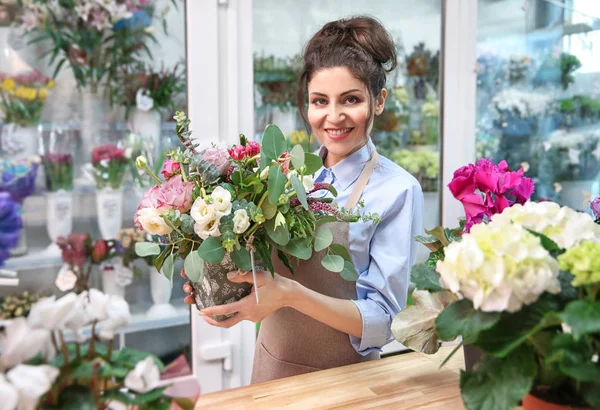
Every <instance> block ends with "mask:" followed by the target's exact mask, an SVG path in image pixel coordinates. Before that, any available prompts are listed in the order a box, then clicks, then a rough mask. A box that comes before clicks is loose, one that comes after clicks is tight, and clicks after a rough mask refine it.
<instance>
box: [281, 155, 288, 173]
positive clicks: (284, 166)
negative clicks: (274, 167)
mask: <svg viewBox="0 0 600 410" xmlns="http://www.w3.org/2000/svg"><path fill="white" fill-rule="evenodd" d="M281 158H283V159H286V158H287V160H286V161H283V162H282V163H281V165H280V166H281V172H283V173H284V174H286V175H287V173H288V172H290V159H289V158H290V153H289V152H287V151H286V152H284V153H283V154H282V155H281Z"/></svg>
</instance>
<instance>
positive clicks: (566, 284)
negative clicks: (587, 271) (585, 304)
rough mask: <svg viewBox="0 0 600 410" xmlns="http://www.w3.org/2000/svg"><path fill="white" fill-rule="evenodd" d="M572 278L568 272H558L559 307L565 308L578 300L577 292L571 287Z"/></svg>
mask: <svg viewBox="0 0 600 410" xmlns="http://www.w3.org/2000/svg"><path fill="white" fill-rule="evenodd" d="M573 278H574V276H573V275H572V274H571V273H570V272H566V271H564V270H561V271H560V272H558V281H559V282H560V293H559V294H558V300H559V301H560V302H561V307H563V308H564V307H566V306H567V305H568V304H569V303H570V302H572V301H574V300H576V299H578V298H579V290H578V289H577V288H576V287H575V286H573V285H572V282H573Z"/></svg>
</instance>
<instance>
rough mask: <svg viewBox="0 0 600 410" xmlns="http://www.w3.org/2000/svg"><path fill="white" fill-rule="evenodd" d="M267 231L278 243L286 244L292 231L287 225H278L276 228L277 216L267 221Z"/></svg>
mask: <svg viewBox="0 0 600 410" xmlns="http://www.w3.org/2000/svg"><path fill="white" fill-rule="evenodd" d="M265 231H266V232H267V235H268V236H269V238H271V240H272V241H273V242H275V243H276V244H277V245H280V246H285V245H287V244H288V243H289V241H290V232H289V231H288V229H287V227H285V226H278V227H277V229H275V218H272V219H269V220H268V221H267V222H266V223H265Z"/></svg>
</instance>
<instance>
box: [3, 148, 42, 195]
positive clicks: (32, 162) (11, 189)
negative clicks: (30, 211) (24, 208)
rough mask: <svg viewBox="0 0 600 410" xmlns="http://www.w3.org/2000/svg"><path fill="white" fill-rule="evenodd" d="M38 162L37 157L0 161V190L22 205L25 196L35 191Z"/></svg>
mask: <svg viewBox="0 0 600 410" xmlns="http://www.w3.org/2000/svg"><path fill="white" fill-rule="evenodd" d="M39 163H40V158H39V157H30V158H25V159H20V160H16V161H9V160H4V161H0V192H8V193H9V194H10V196H11V197H12V199H13V200H14V201H15V202H17V203H19V204H20V205H23V201H24V200H25V198H27V197H28V196H29V195H31V194H33V193H34V192H35V180H36V178H37V171H38V167H39Z"/></svg>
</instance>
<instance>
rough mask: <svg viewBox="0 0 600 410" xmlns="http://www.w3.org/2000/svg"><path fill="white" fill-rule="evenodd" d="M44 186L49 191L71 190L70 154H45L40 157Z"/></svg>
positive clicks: (71, 161) (71, 168) (71, 166)
mask: <svg viewBox="0 0 600 410" xmlns="http://www.w3.org/2000/svg"><path fill="white" fill-rule="evenodd" d="M42 164H43V165H44V173H45V175H46V188H47V189H48V190H49V191H51V192H56V191H58V190H60V189H64V190H65V191H72V190H73V157H72V156H71V154H46V155H44V156H43V157H42Z"/></svg>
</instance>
